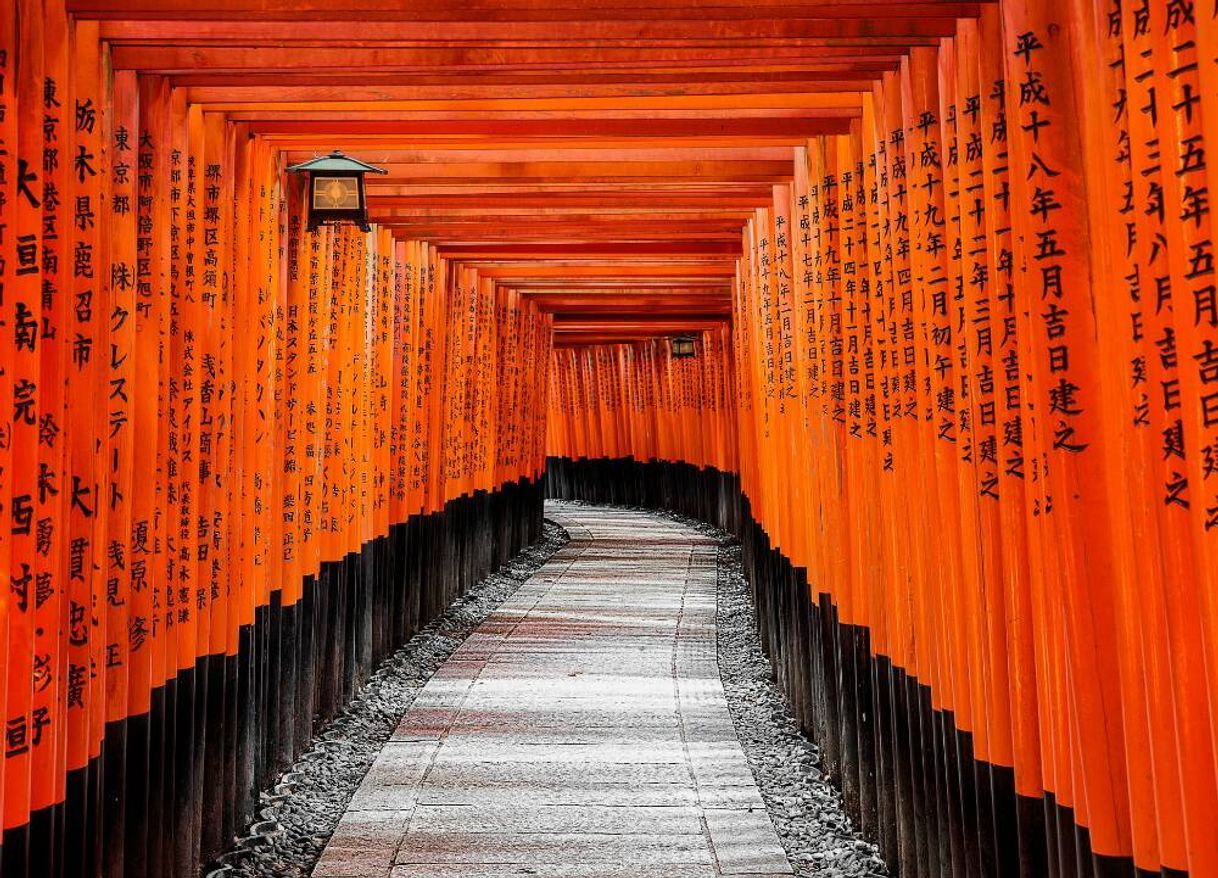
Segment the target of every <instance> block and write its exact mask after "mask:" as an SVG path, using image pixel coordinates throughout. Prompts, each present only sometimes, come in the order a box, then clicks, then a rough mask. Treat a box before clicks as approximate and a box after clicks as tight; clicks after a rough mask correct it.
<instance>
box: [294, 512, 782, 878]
mask: <svg viewBox="0 0 1218 878" xmlns="http://www.w3.org/2000/svg"><path fill="white" fill-rule="evenodd" d="M550 511H551V514H552V515H553V516H554V517H555V518H557V519H558V520H559V522H560V523H561V524H562V525H563V526H564V527H565V528H566V529H567V531H568V532H569V533H570V535H571V542H570V544H569V545H568V547H567V548H566V549H564V550H562V551H560V552H558V553H556V554H555V555H554V556H553V557H552V558H551V559H550V560H549V562H547V563H546V565H545V566H544V567H542V568H541V569H540V570H539V571H538V572H537V573H536V574H535V575H534V576H533V578H532V579H530V580H529V582H528V583H526V584H525V585H524V586H523V587H521V588H520V589H519V590H518V591H517V592H516V593H515V594H514V595H513V596H512V597H511V598H510V599H509V600H508V601H506V602H505V603H504V604H503V605H502V606H501V607H500V608H499V609H498V610H496V611H495V612H494V613H493V614H492V615H491V616H490V617H489V618H488V619H487V621H486V622H485V623H484V624H483V625H482V626H481V627H480V628H479V629H478V630H477V631H476V632H475V633H474V634H473V635H472V636H471V637H470V638H469V639H468V640H467V641H466V643H465V644H464V645H463V646H462V647H461V648H460V649H458V650H457V651H456V652H455V653H454V655H453V657H452V658H451V659H450V660H449V662H448V663H447V664H446V665H445V666H444V667H443V668H442V669H441V671H440V672H439V673H437V674H436V675H435V676H434V677H432V679H431V680H430V682H429V683H428V684H427V686H426V687H425V688H424V690H423V691H422V692H421V693H420V694H419V696H418V698H416V700H415V702H414V705H413V706H412V707H411V709H410V710H408V711H407V712H406V714H405V715H404V716H403V718H402V721H401V722H400V723H399V725H398V728H397V730H396V732H395V734H394V736H393V738H392V740H391V741H390V743H389V744H387V745H386V747H385V749H384V751H383V752H382V753H381V755H380V756H379V757H378V759H377V760H376V762H375V763H374V765H373V767H372V769H371V770H370V771H369V772H368V776H367V777H366V778H365V780H364V783H363V784H362V785H361V786H360V788H359V790H358V792H357V793H356V796H355V798H354V799H353V800H352V807H351V808H350V809H349V811H348V814H347V815H346V816H345V817H344V818H343V820H342V822H341V823H340V824H339V827H338V830H337V831H336V832H335V834H334V837H333V838H332V839H331V841H330V844H329V846H328V847H327V849H326V851H325V854H324V856H323V857H322V860H321V861H320V862H319V864H318V871H317V872H316V873H315V875H316V878H407V876H410V878H455V876H458V875H459V876H461V878H479V876H486V878H489V876H492V875H493V876H496V878H501V876H505V875H533V876H543V878H545V876H549V878H559V876H561V878H627V876H629V878H701V876H717V875H733V876H747V875H752V876H754V878H777V876H780V875H782V876H790V875H791V874H792V873H791V869H790V866H789V865H788V864H787V861H786V856H785V854H784V853H783V850H782V848H781V846H780V845H779V842H778V838H777V835H776V834H775V832H774V829H773V826H772V824H771V823H770V820H769V817H768V815H767V814H766V811H765V808H764V806H763V804H762V800H761V796H760V793H759V792H758V790H757V787H756V784H755V783H754V781H753V777H752V774H751V773H750V771H749V768H748V765H747V763H746V761H745V757H744V753H743V751H742V750H741V748H740V745H739V742H738V741H737V739H736V736H735V732H734V730H733V727H732V721H731V715H730V713H729V712H728V709H727V704H726V701H725V697H724V690H723V685H722V683H721V682H720V679H719V672H718V666H717V658H716V640H715V613H716V543H715V542H714V541H713V540H712V539H710V538H708V537H706V536H705V535H703V534H700V533H698V532H697V531H696V530H695V529H693V528H691V527H687V526H685V525H681V524H678V523H675V522H672V521H669V520H666V519H663V518H660V517H658V516H654V515H649V514H646V513H641V512H633V511H628V510H604V509H590V508H586V507H579V506H563V505H559V506H555V507H554V508H553V509H551V510H550Z"/></svg>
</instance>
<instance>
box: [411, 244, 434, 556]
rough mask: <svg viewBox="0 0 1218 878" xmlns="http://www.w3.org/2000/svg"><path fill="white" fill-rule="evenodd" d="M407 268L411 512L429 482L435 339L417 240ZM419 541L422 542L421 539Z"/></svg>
mask: <svg viewBox="0 0 1218 878" xmlns="http://www.w3.org/2000/svg"><path fill="white" fill-rule="evenodd" d="M410 247H411V254H412V256H411V260H412V261H411V269H410V270H411V271H412V272H413V273H414V276H415V282H414V284H415V287H414V288H415V299H416V305H415V309H414V313H413V314H412V316H411V323H412V325H413V326H414V339H415V357H414V369H413V371H412V378H411V407H412V409H413V411H414V417H413V419H412V421H411V435H410V459H411V464H410V491H411V506H410V511H411V514H416V513H422V512H424V511H425V510H426V509H427V502H428V492H429V489H430V485H431V462H430V449H431V444H430V437H431V415H432V412H431V385H430V368H431V362H432V353H433V351H434V348H435V339H434V337H433V334H432V331H431V322H430V319H431V317H430V315H431V314H432V312H433V310H434V307H435V304H434V301H433V300H434V296H432V295H431V294H430V292H429V290H428V286H427V276H428V275H427V265H426V263H425V258H426V252H425V250H424V249H423V245H422V244H421V243H419V242H417V241H412V242H410ZM421 542H422V541H421Z"/></svg>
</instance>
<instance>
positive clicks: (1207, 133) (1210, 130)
mask: <svg viewBox="0 0 1218 878" xmlns="http://www.w3.org/2000/svg"><path fill="white" fill-rule="evenodd" d="M1196 28H1197V53H1198V57H1199V59H1200V63H1199V65H1198V68H1197V73H1198V75H1199V77H1200V80H1201V84H1202V87H1201V88H1200V90H1199V94H1200V96H1201V125H1202V130H1203V131H1204V137H1203V140H1202V143H1203V144H1204V141H1206V140H1208V141H1209V142H1210V143H1218V90H1215V88H1214V85H1215V70H1214V65H1213V64H1211V63H1209V62H1210V59H1213V58H1218V7H1214V8H1209V9H1207V10H1203V11H1201V12H1200V13H1199V14H1197V16H1196ZM1205 173H1206V178H1207V180H1208V181H1209V182H1214V181H1215V179H1216V178H1218V162H1208V161H1207V162H1206V168H1205ZM1207 188H1208V187H1207ZM1196 343H1198V342H1196V341H1194V344H1196ZM1210 343H1211V346H1210V347H1209V348H1207V347H1206V340H1205V339H1200V340H1199V344H1200V349H1199V350H1198V351H1197V353H1196V354H1194V360H1195V361H1196V363H1197V377H1198V378H1199V379H1202V383H1203V385H1204V386H1206V387H1207V388H1208V390H1209V391H1212V390H1213V384H1214V383H1215V381H1218V370H1215V369H1212V368H1207V369H1206V370H1205V371H1204V372H1202V370H1201V367H1202V366H1213V365H1214V360H1213V358H1208V357H1207V356H1206V355H1205V352H1206V351H1207V350H1208V351H1210V352H1213V351H1215V350H1216V349H1218V344H1215V342H1214V340H1213V339H1210ZM1205 379H1208V380H1205ZM1206 447H1208V448H1209V449H1210V450H1209V454H1208V455H1207V454H1206V452H1205V448H1206ZM1215 471H1218V451H1216V450H1215V448H1214V446H1213V445H1212V444H1211V443H1209V442H1207V443H1206V444H1205V445H1203V446H1202V457H1201V475H1202V478H1203V479H1204V480H1212V479H1213V478H1214V473H1215ZM1193 477H1194V478H1195V477H1196V476H1195V475H1194V476H1193ZM1206 518H1207V520H1206V523H1207V524H1208V523H1209V520H1208V518H1209V517H1208V516H1207V517H1206ZM1214 531H1215V528H1214V527H1213V526H1210V527H1206V526H1204V525H1201V526H1198V524H1197V523H1196V522H1194V524H1193V531H1192V533H1193V539H1194V545H1196V544H1197V543H1198V542H1200V543H1202V544H1204V543H1208V542H1210V541H1211V540H1212V539H1213V533H1214ZM1205 558H1206V559H1207V560H1206V564H1205V573H1206V577H1203V578H1199V579H1198V580H1197V583H1198V593H1199V594H1200V599H1201V604H1202V607H1203V616H1202V621H1203V624H1204V631H1205V649H1206V671H1207V672H1208V674H1209V684H1208V686H1207V691H1208V693H1209V697H1210V702H1211V708H1210V715H1211V717H1213V716H1214V715H1215V709H1214V707H1213V706H1212V705H1213V703H1214V700H1215V699H1216V698H1218V680H1216V679H1215V674H1216V673H1218V587H1215V585H1214V583H1213V580H1212V573H1211V571H1212V570H1213V569H1214V566H1215V565H1214V563H1213V560H1212V559H1213V554H1212V549H1209V548H1207V549H1206V554H1205ZM1211 721H1212V720H1211ZM1215 725H1216V726H1218V724H1215ZM1211 733H1212V734H1213V735H1214V741H1213V744H1212V749H1213V751H1214V759H1215V761H1218V727H1215V728H1212V729H1211Z"/></svg>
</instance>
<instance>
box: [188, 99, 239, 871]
mask: <svg viewBox="0 0 1218 878" xmlns="http://www.w3.org/2000/svg"><path fill="white" fill-rule="evenodd" d="M231 143H232V141H231V135H230V131H229V129H228V126H227V125H226V124H225V121H224V118H223V116H221V115H220V114H218V113H210V112H209V113H204V116H203V145H202V146H203V148H202V154H201V158H202V175H201V177H200V180H199V182H200V187H201V197H200V205H201V211H202V215H201V217H200V220H201V221H200V224H199V231H200V232H201V241H200V250H199V253H200V258H201V268H200V272H201V278H200V288H201V299H202V306H203V307H202V320H203V332H204V335H203V338H204V344H203V359H202V380H201V383H200V397H199V400H200V421H199V424H200V428H201V433H200V444H199V482H200V486H201V488H202V494H201V498H202V503H201V505H200V510H199V513H200V514H199V533H200V552H199V580H200V581H199V590H198V591H197V592H196V595H195V598H196V600H195V608H196V610H197V611H199V612H200V613H202V614H203V616H202V618H201V619H200V628H199V642H200V658H202V660H203V667H204V674H205V677H206V679H205V682H204V687H205V688H204V691H205V692H206V698H205V700H204V701H203V702H202V704H203V711H202V718H203V720H204V725H203V726H202V727H201V735H202V740H203V744H204V746H203V747H202V748H201V752H200V760H201V761H200V764H199V769H200V772H205V773H206V774H201V775H200V776H206V777H208V778H209V779H210V780H209V782H208V783H206V784H203V785H202V786H201V789H200V792H201V796H200V798H199V800H198V802H199V807H200V811H199V814H200V821H201V822H200V825H201V827H202V837H201V840H200V854H201V856H202V857H203V858H204V859H206V858H208V857H209V856H210V855H211V854H212V853H214V852H216V851H218V850H219V849H220V847H221V845H222V844H223V838H224V836H223V808H224V789H225V787H226V784H225V783H224V782H223V781H221V780H219V779H220V778H222V777H223V772H224V770H225V759H224V742H225V739H226V737H227V736H228V735H229V733H230V732H229V729H230V727H231V722H232V718H231V717H229V716H228V715H227V713H228V711H227V704H228V700H227V698H226V693H225V690H226V688H227V685H228V681H227V680H226V675H225V667H224V665H225V659H224V656H225V653H226V651H227V644H228V635H227V626H228V620H229V610H230V603H233V604H235V600H234V601H231V602H230V596H233V595H232V594H230V593H235V591H236V589H235V588H234V587H233V585H232V582H231V580H230V579H229V576H228V572H229V569H230V561H231V560H232V558H233V557H236V556H237V553H236V552H235V551H234V542H235V535H234V534H232V533H230V528H231V527H232V525H233V524H234V521H233V519H234V518H236V519H237V521H238V523H239V520H240V517H239V514H238V515H236V516H235V515H233V514H232V513H231V510H230V505H231V504H230V494H229V492H230V490H231V489H232V488H233V481H232V479H233V472H232V465H231V458H232V432H233V413H234V407H233V402H234V398H235V396H236V393H235V385H234V381H233V335H234V333H235V332H237V331H239V330H238V324H237V323H236V322H235V315H234V313H233V290H232V264H231V259H230V257H229V244H230V241H231V235H232V228H231V217H232V210H231V207H230V205H232V203H233V201H232V195H233V191H234V190H233V186H232V176H233V171H234V167H233V161H232V159H233V156H232V151H231ZM245 341H246V340H245V339H242V340H241V342H242V343H245ZM235 569H240V567H239V566H237V567H236V568H235ZM199 718H200V717H199V716H198V715H196V719H199Z"/></svg>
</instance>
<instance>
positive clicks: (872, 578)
mask: <svg viewBox="0 0 1218 878" xmlns="http://www.w3.org/2000/svg"><path fill="white" fill-rule="evenodd" d="M862 102H863V115H862V118H860V119H859V120H858V121H857V122H852V123H851V128H850V134H849V136H848V139H847V142H848V144H849V149H850V153H851V155H850V158H851V161H852V164H853V168H854V174H853V180H852V183H851V187H850V199H851V202H852V203H851V205H850V210H851V212H852V213H853V216H854V220H853V222H854V234H853V236H852V238H853V243H852V244H850V245H848V248H849V249H848V250H847V256H848V262H849V264H850V268H851V269H852V271H853V273H854V276H855V284H856V288H857V293H856V294H855V299H856V301H857V303H858V308H859V322H860V332H859V349H858V357H859V377H860V379H861V382H862V384H861V388H860V403H861V411H860V414H859V421H860V427H861V432H862V436H861V437H860V438H859V439H858V440H857V441H856V443H855V444H856V446H857V448H858V451H859V452H861V453H860V454H859V455H858V459H859V462H860V463H861V464H862V467H861V472H862V473H865V474H866V475H865V476H864V479H863V483H862V485H861V487H862V488H863V491H864V493H863V496H862V498H861V504H860V506H859V507H858V510H859V512H860V513H861V514H859V515H857V516H856V519H855V520H856V521H857V522H858V533H859V536H860V537H861V536H863V535H864V534H866V535H867V536H866V540H867V542H869V543H871V544H873V545H880V546H883V545H885V533H884V527H885V523H884V517H883V514H884V508H885V506H886V505H887V504H886V502H885V495H884V487H885V485H884V480H883V469H882V462H881V461H882V456H883V453H884V449H883V440H882V437H881V416H882V413H881V400H880V383H881V381H882V379H883V371H882V366H883V363H882V360H883V357H884V354H883V350H882V347H881V341H880V339H881V336H882V333H883V301H882V299H881V297H882V294H883V285H882V281H881V278H880V277H879V275H878V273H877V271H876V268H875V266H874V265H873V254H874V253H875V251H874V246H873V244H872V240H871V231H872V215H873V213H874V210H873V209H872V208H871V207H870V206H869V202H870V201H871V200H872V199H873V198H874V197H875V195H874V191H875V179H874V166H875V163H874V160H873V158H872V155H871V146H872V140H873V137H874V131H875V124H874V120H873V118H872V116H873V110H872V107H871V100H870V96H869V95H866V94H864V95H863V96H862ZM844 267H845V266H844ZM877 288H879V289H878V290H877ZM864 551H865V550H864ZM866 554H867V555H869V558H867V560H865V561H864V562H863V563H862V564H861V565H860V570H859V573H860V576H859V577H858V579H857V582H858V585H859V586H860V587H859V589H858V590H857V593H856V601H857V606H856V608H855V613H856V617H857V618H858V619H860V620H861V621H862V623H863V625H864V626H865V627H864V628H862V629H861V630H860V632H859V634H858V639H857V642H856V644H855V666H856V675H857V677H858V697H859V751H860V764H861V769H862V771H861V775H860V779H861V792H862V822H863V825H865V826H867V827H868V831H869V832H870V833H871V834H872V835H873V836H878V837H881V838H885V837H886V836H887V827H888V825H889V824H888V823H887V822H885V819H884V818H883V816H882V814H881V805H882V798H884V797H886V795H887V791H888V789H889V784H888V781H887V779H886V778H883V777H881V776H880V774H879V772H880V770H881V768H883V767H884V766H883V765H882V764H881V762H880V761H879V751H878V750H877V747H878V745H879V739H878V733H879V731H880V728H879V726H878V725H877V722H878V720H879V710H878V701H877V699H878V697H879V695H880V689H879V687H878V681H877V679H876V675H875V671H876V665H875V662H874V657H875V656H877V655H879V654H880V653H881V652H882V653H883V654H887V653H888V651H889V650H888V646H887V637H888V630H887V613H886V612H885V601H886V600H887V599H888V595H889V593H890V592H891V590H892V589H891V587H890V585H889V583H888V576H889V574H888V569H889V567H890V563H891V562H890V557H889V556H890V551H887V550H884V549H881V550H880V551H878V552H874V551H873V552H870V553H866Z"/></svg>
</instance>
